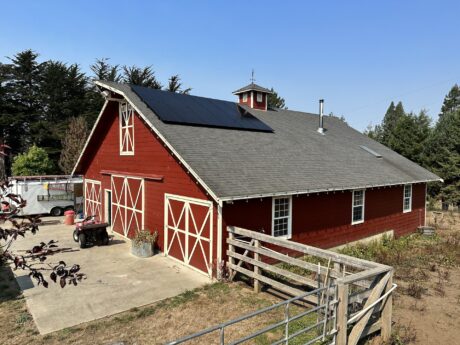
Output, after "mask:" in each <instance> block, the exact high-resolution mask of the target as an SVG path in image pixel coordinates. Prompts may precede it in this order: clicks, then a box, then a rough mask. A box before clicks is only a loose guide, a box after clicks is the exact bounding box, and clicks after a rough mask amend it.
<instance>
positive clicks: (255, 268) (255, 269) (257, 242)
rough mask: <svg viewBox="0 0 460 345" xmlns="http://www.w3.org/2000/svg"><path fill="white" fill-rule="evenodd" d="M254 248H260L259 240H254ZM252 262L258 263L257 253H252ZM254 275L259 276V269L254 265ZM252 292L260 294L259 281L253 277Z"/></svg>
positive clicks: (258, 256)
mask: <svg viewBox="0 0 460 345" xmlns="http://www.w3.org/2000/svg"><path fill="white" fill-rule="evenodd" d="M254 247H255V248H260V241H259V240H254ZM254 260H256V261H260V254H259V253H257V252H254ZM254 274H255V275H256V276H257V275H260V267H258V266H256V265H254ZM254 292H257V293H259V292H260V281H259V280H258V279H257V278H256V277H254Z"/></svg>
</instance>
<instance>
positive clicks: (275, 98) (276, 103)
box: [268, 88, 287, 109]
mask: <svg viewBox="0 0 460 345" xmlns="http://www.w3.org/2000/svg"><path fill="white" fill-rule="evenodd" d="M270 91H271V92H272V93H271V94H269V95H268V108H271V109H287V107H286V103H285V101H284V98H282V97H280V96H279V95H278V93H277V92H276V91H275V90H274V89H273V88H271V89H270Z"/></svg>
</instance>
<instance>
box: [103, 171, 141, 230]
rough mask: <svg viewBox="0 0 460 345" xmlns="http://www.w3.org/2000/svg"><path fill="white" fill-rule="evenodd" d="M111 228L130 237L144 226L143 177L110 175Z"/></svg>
mask: <svg viewBox="0 0 460 345" xmlns="http://www.w3.org/2000/svg"><path fill="white" fill-rule="evenodd" d="M111 188H112V229H113V230H114V231H116V232H118V233H119V234H121V235H123V236H125V237H128V238H132V237H133V236H134V235H135V234H136V231H138V230H142V229H143V228H144V179H142V178H136V177H127V176H119V175H112V176H111Z"/></svg>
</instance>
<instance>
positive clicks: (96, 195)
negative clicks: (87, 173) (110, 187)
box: [84, 179, 102, 220]
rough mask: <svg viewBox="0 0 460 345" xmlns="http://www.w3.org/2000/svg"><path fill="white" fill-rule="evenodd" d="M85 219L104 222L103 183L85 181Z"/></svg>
mask: <svg viewBox="0 0 460 345" xmlns="http://www.w3.org/2000/svg"><path fill="white" fill-rule="evenodd" d="M84 195H85V217H87V216H96V217H97V219H99V220H102V218H101V216H102V203H101V181H96V180H90V179H85V194H84Z"/></svg>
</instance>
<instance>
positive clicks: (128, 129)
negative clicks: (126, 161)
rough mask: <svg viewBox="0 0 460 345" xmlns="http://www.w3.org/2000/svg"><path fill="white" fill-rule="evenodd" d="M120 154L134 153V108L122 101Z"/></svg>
mask: <svg viewBox="0 0 460 345" xmlns="http://www.w3.org/2000/svg"><path fill="white" fill-rule="evenodd" d="M119 111H120V155H134V110H133V108H132V106H131V104H129V103H120V110H119Z"/></svg>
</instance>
